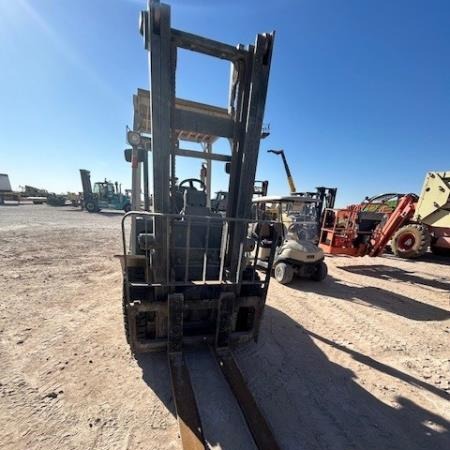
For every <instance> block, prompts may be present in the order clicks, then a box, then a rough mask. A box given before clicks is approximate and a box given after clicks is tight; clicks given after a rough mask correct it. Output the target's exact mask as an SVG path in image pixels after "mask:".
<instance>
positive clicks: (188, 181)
mask: <svg viewBox="0 0 450 450" xmlns="http://www.w3.org/2000/svg"><path fill="white" fill-rule="evenodd" d="M194 183H198V184H199V185H200V188H201V190H202V191H206V185H205V183H203V181H202V180H199V179H198V178H186V179H185V180H183V181H182V182H181V183H180V184H179V186H180V188H182V187H185V186H184V185H185V184H189V189H195V190H197V188H195V187H194Z"/></svg>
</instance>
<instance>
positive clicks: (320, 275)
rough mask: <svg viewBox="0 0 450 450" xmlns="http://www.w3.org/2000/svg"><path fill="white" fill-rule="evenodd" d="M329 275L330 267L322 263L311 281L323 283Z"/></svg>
mask: <svg viewBox="0 0 450 450" xmlns="http://www.w3.org/2000/svg"><path fill="white" fill-rule="evenodd" d="M327 275H328V267H327V265H326V264H325V263H324V262H323V261H322V262H321V263H320V264H318V265H317V270H316V271H315V272H314V274H313V275H311V280H313V281H323V280H325V278H326V277H327Z"/></svg>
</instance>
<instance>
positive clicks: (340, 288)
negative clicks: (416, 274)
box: [289, 275, 450, 321]
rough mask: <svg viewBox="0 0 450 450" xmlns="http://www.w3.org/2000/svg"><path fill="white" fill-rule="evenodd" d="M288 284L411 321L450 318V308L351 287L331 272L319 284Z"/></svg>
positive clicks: (304, 282)
mask: <svg viewBox="0 0 450 450" xmlns="http://www.w3.org/2000/svg"><path fill="white" fill-rule="evenodd" d="M289 287H290V288H294V289H298V290H301V291H303V292H313V293H315V294H319V295H322V296H326V297H331V298H334V299H338V300H343V301H347V302H359V303H361V302H364V303H368V304H369V305H370V306H372V307H375V308H380V309H383V310H385V311H388V312H390V313H392V314H397V315H399V316H403V317H405V318H407V319H411V320H418V321H435V320H436V321H441V320H447V319H449V318H450V311H447V310H445V309H442V308H438V307H436V306H433V305H428V304H426V303H422V302H419V301H418V300H415V299H413V298H410V297H407V296H405V295H402V294H398V293H396V292H391V291H387V290H385V289H382V288H378V287H373V286H354V285H353V286H349V285H348V284H345V283H343V282H341V280H339V279H337V278H334V277H332V276H331V275H328V277H327V278H326V279H325V280H324V281H322V282H320V283H316V282H313V281H310V280H305V279H296V280H295V281H294V282H293V283H292V284H290V285H289ZM400 289H401V287H400V285H399V290H400Z"/></svg>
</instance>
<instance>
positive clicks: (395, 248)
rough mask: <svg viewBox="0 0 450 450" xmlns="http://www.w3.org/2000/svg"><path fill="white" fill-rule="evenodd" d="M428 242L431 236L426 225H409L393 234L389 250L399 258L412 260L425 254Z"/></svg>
mask: <svg viewBox="0 0 450 450" xmlns="http://www.w3.org/2000/svg"><path fill="white" fill-rule="evenodd" d="M430 242H431V236H430V232H429V231H428V227H427V226H426V225H420V224H417V223H410V224H408V225H405V226H404V227H401V228H400V229H398V230H397V231H396V232H395V233H394V235H393V236H392V239H391V248H392V252H393V253H394V255H395V256H398V257H399V258H405V259H414V258H419V257H420V256H423V255H424V254H425V253H426V251H427V250H428V247H429V246H430Z"/></svg>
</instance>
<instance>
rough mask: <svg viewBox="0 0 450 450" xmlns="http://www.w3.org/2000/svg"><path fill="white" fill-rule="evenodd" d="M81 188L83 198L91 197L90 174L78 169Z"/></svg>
mask: <svg viewBox="0 0 450 450" xmlns="http://www.w3.org/2000/svg"><path fill="white" fill-rule="evenodd" d="M80 176H81V186H82V187H83V195H84V196H85V197H87V196H89V195H92V184H91V172H90V171H89V170H86V169H80Z"/></svg>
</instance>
